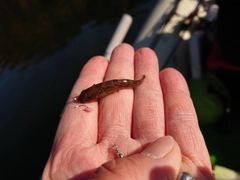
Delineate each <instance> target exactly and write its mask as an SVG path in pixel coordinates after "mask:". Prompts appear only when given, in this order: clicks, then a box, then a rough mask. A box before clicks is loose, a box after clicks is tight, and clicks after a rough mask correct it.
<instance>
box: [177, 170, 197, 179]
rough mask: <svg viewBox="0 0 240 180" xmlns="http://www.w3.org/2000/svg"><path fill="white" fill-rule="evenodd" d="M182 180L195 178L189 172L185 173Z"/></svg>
mask: <svg viewBox="0 0 240 180" xmlns="http://www.w3.org/2000/svg"><path fill="white" fill-rule="evenodd" d="M180 180H194V178H193V177H192V176H191V175H190V174H189V173H187V172H183V173H182V175H181V177H180Z"/></svg>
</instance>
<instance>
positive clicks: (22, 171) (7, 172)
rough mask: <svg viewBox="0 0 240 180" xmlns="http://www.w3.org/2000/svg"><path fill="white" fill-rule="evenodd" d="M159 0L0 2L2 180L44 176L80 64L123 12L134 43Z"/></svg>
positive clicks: (96, 51)
mask: <svg viewBox="0 0 240 180" xmlns="http://www.w3.org/2000/svg"><path fill="white" fill-rule="evenodd" d="M154 3H155V0H150V1H147V0H141V1H137V0H134V1H128V0H120V1H110V0H106V1H99V0H78V1H76V0H58V1H54V0H50V1H46V0H31V1H30V0H25V1H12V0H11V1H3V0H0V71H1V74H0V92H1V93H0V102H1V104H0V123H1V124H0V144H1V148H0V163H1V167H2V168H1V173H0V179H16V178H18V179H38V178H39V177H40V175H41V172H42V170H43V167H44V165H45V162H46V160H47V158H48V154H49V151H50V149H51V145H52V141H53V138H54V135H55V131H56V128H57V125H58V122H59V115H60V113H61V111H62V108H63V106H64V103H65V101H66V99H67V97H68V95H69V93H70V91H71V88H72V86H73V84H74V82H75V80H76V79H77V77H78V74H79V72H80V70H81V68H82V66H83V65H84V64H85V63H86V61H87V60H88V59H89V58H90V57H92V56H94V55H101V54H103V53H104V50H105V48H106V46H107V44H108V42H109V40H110V38H111V36H112V34H113V32H114V30H115V28H116V26H117V24H118V22H119V20H120V18H121V16H122V14H123V13H126V12H127V13H129V14H131V15H132V16H133V25H132V27H131V29H130V31H129V34H128V35H127V37H126V39H125V42H129V43H131V42H132V41H133V40H134V38H135V36H136V35H137V32H138V30H139V29H140V28H141V26H142V22H144V20H145V19H146V16H147V15H148V13H149V11H150V10H151V8H152V6H153V5H154Z"/></svg>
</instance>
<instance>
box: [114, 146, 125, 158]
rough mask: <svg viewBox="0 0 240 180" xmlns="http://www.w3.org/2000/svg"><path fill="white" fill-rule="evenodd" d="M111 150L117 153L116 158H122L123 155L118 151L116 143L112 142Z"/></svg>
mask: <svg viewBox="0 0 240 180" xmlns="http://www.w3.org/2000/svg"><path fill="white" fill-rule="evenodd" d="M112 150H114V151H115V152H116V153H117V155H118V158H123V157H124V156H123V154H121V153H120V152H119V150H118V148H117V145H116V144H114V145H113V146H112Z"/></svg>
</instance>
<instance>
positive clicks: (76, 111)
mask: <svg viewBox="0 0 240 180" xmlns="http://www.w3.org/2000/svg"><path fill="white" fill-rule="evenodd" d="M107 66H108V61H107V59H106V58H104V57H102V56H96V57H93V58H92V59H90V60H89V61H88V62H87V64H86V65H85V66H84V67H83V69H82V71H81V73H80V76H79V77H78V79H77V81H76V83H75V85H74V87H73V89H72V91H71V93H70V95H69V98H68V101H67V104H66V106H65V109H64V111H63V114H62V117H61V120H60V123H59V126H58V130H57V134H56V136H55V143H56V142H58V144H59V145H65V146H66V145H68V146H69V147H72V146H71V145H74V144H76V142H77V143H81V144H82V147H88V146H89V145H92V144H93V143H96V141H97V132H98V126H97V125H98V102H97V101H96V102H94V101H93V102H90V103H85V104H86V105H87V106H88V107H90V108H92V109H93V111H92V112H85V111H83V109H82V107H79V108H74V107H75V106H76V105H78V104H76V103H72V102H73V98H74V97H76V96H78V95H79V94H80V92H81V91H82V90H84V89H86V88H88V87H90V86H92V85H93V84H96V83H99V82H102V81H103V79H104V76H105V72H106V69H107ZM55 146H56V144H55Z"/></svg>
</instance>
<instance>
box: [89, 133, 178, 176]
mask: <svg viewBox="0 0 240 180" xmlns="http://www.w3.org/2000/svg"><path fill="white" fill-rule="evenodd" d="M180 164H181V153H180V149H179V147H178V145H177V143H176V142H175V141H174V140H173V138H172V137H170V136H166V137H162V138H159V139H158V140H156V141H155V142H153V143H152V144H150V145H149V146H148V147H147V148H146V149H145V150H144V151H143V152H142V153H141V154H135V155H133V156H129V157H126V158H122V159H118V160H114V161H110V162H107V163H105V164H104V165H102V166H101V167H100V168H98V169H97V170H96V171H95V173H94V174H93V175H92V176H91V178H90V179H91V180H94V179H105V180H110V179H118V180H125V179H176V178H177V175H178V173H179V167H180Z"/></svg>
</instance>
